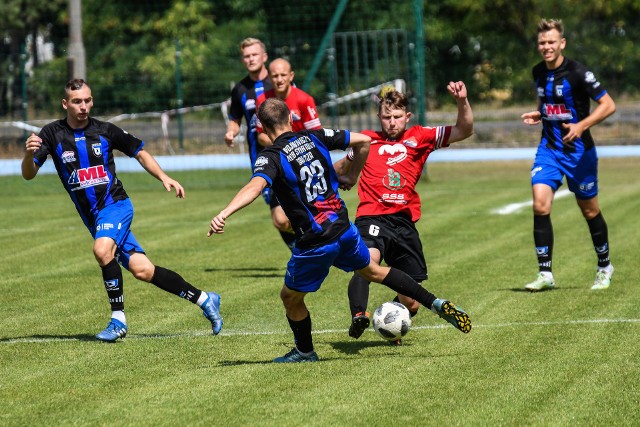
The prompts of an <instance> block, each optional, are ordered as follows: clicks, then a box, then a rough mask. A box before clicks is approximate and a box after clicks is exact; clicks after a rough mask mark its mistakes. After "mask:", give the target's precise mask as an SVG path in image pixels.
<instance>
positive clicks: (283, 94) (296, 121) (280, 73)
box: [256, 58, 322, 249]
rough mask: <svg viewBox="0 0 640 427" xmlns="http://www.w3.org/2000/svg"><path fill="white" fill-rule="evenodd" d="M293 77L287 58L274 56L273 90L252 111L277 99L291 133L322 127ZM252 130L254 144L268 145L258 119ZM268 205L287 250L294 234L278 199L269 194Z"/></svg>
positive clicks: (311, 104) (262, 97)
mask: <svg viewBox="0 0 640 427" xmlns="http://www.w3.org/2000/svg"><path fill="white" fill-rule="evenodd" d="M294 76H295V73H294V72H293V70H291V64H290V63H289V61H287V60H286V59H282V58H278V59H274V60H273V61H272V62H271V63H270V64H269V78H270V79H271V84H272V86H273V89H271V90H267V91H265V92H263V93H262V94H260V95H259V96H258V98H257V99H256V111H257V109H258V107H259V106H260V104H262V103H263V102H264V100H265V99H267V98H279V99H282V100H284V102H285V103H286V104H287V107H289V110H290V111H291V118H292V120H293V124H292V125H291V129H292V130H293V132H298V131H301V130H305V129H309V130H314V129H322V126H321V125H320V118H318V113H317V111H316V103H315V101H314V100H313V97H311V95H309V94H308V93H306V92H304V91H303V90H300V89H298V88H297V87H295V86H293V85H292V83H293V77H294ZM256 129H257V131H258V143H260V144H261V145H263V146H265V147H266V146H269V145H271V144H272V143H271V140H270V139H269V137H268V136H267V134H266V133H264V131H263V129H262V124H261V123H260V120H258V121H257V122H256ZM269 204H270V206H271V219H272V220H273V225H274V226H275V227H276V228H277V229H278V231H280V234H281V235H282V237H283V239H285V242H286V243H287V245H288V246H289V248H290V249H291V248H292V247H293V243H294V234H293V230H292V229H291V223H290V222H289V218H287V215H286V214H285V213H284V210H282V207H280V202H278V199H277V198H276V197H271V200H270V203H269ZM287 235H290V236H291V237H290V239H286V238H285V237H286V236H287Z"/></svg>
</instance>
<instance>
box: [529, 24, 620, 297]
mask: <svg viewBox="0 0 640 427" xmlns="http://www.w3.org/2000/svg"><path fill="white" fill-rule="evenodd" d="M566 43H567V42H566V40H565V38H564V26H563V24H562V21H561V20H555V19H551V20H546V19H543V20H541V21H540V22H539V23H538V52H540V55H542V58H543V60H542V61H541V62H540V63H538V64H537V65H536V66H535V67H533V79H534V80H535V84H536V89H537V92H538V110H537V111H533V112H529V113H525V114H523V115H522V118H523V121H524V123H525V124H528V125H537V124H540V123H542V136H541V139H540V145H539V146H538V151H537V152H536V158H535V160H534V163H533V166H532V168H531V186H532V192H533V237H534V243H535V247H536V256H537V258H538V270H539V272H538V276H537V277H536V279H535V280H534V281H533V282H531V283H528V284H527V285H525V289H527V290H529V291H534V292H535V291H542V290H547V289H553V288H554V287H555V280H554V278H553V274H552V271H551V264H552V255H553V226H552V224H551V206H552V203H553V197H554V194H555V192H556V191H557V190H558V188H560V186H561V185H562V180H563V178H566V180H567V186H568V187H569V191H571V192H572V193H574V195H575V197H576V201H577V203H578V206H579V207H580V210H581V211H582V216H583V217H584V218H585V220H586V221H587V224H588V226H589V232H590V233H591V240H592V242H593V247H594V249H595V252H596V255H597V257H598V265H597V268H596V277H595V280H594V282H593V285H592V287H591V289H593V290H599V289H606V288H608V287H609V285H610V283H611V276H612V275H613V266H612V265H611V262H610V258H609V237H608V228H607V223H606V222H605V220H604V217H603V216H602V212H601V211H600V205H599V203H598V155H597V153H596V148H595V144H594V142H593V138H592V137H591V132H590V131H589V129H590V128H591V127H593V126H595V125H596V124H598V123H600V122H601V121H603V120H604V119H606V118H607V117H609V116H610V115H611V114H613V113H614V112H615V110H616V106H615V103H614V102H613V99H612V98H611V96H609V94H608V93H607V91H606V90H605V89H604V87H603V86H602V84H601V83H600V81H598V79H597V78H596V77H595V75H594V74H593V72H591V71H590V70H589V69H588V68H586V67H585V66H584V65H582V64H580V63H579V62H576V61H574V60H572V59H569V58H566V57H565V56H564V55H563V54H562V51H563V49H564V48H565V46H566ZM592 99H593V100H594V101H596V102H597V103H598V106H597V107H596V108H595V109H594V110H593V111H592V112H590V102H591V100H592Z"/></svg>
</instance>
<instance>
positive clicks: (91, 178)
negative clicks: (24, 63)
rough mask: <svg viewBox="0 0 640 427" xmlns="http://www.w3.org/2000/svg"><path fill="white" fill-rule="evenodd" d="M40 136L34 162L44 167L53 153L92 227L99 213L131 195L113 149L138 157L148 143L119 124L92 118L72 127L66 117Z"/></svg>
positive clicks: (62, 180) (69, 190)
mask: <svg viewBox="0 0 640 427" xmlns="http://www.w3.org/2000/svg"><path fill="white" fill-rule="evenodd" d="M38 136H39V137H40V138H41V139H42V146H41V147H40V148H39V149H38V150H37V151H36V152H35V154H34V162H35V164H36V165H38V166H42V165H43V164H44V162H45V161H46V160H47V156H48V155H50V156H51V158H52V159H53V163H54V164H55V167H56V170H57V171H58V176H59V177H60V181H61V182H62V185H63V186H64V188H65V190H67V193H69V196H70V197H71V200H72V201H73V203H74V204H75V206H76V209H77V210H78V213H79V214H80V216H81V217H82V221H83V222H84V223H85V225H86V226H87V227H89V228H92V227H93V225H94V220H95V217H96V215H97V214H98V212H99V211H100V210H101V209H103V208H104V207H105V206H108V205H110V204H111V203H113V202H115V201H118V200H124V199H126V198H128V196H127V193H126V192H125V190H124V187H123V186H122V183H121V182H120V180H119V179H118V178H117V177H116V166H115V163H114V159H113V150H114V149H116V150H118V151H121V152H123V153H124V154H126V155H127V156H129V157H134V156H135V155H136V154H138V152H139V151H140V150H141V149H142V147H143V145H144V142H143V141H141V140H140V139H138V138H136V137H135V136H133V135H131V134H129V133H127V132H126V131H124V130H122V129H120V128H119V127H117V126H116V125H114V124H112V123H108V122H102V121H100V120H96V119H94V118H89V124H88V125H87V127H85V128H83V129H72V128H71V127H70V126H69V124H68V123H67V120H66V119H62V120H57V121H55V122H52V123H49V124H48V125H46V126H45V127H43V128H42V130H41V131H40V133H39V134H38Z"/></svg>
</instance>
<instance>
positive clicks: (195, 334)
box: [0, 319, 640, 344]
mask: <svg viewBox="0 0 640 427" xmlns="http://www.w3.org/2000/svg"><path fill="white" fill-rule="evenodd" d="M609 323H640V319H578V320H563V321H539V322H523V323H519V322H508V323H494V324H484V325H483V324H480V325H473V328H474V329H478V328H480V329H484V328H514V327H525V328H528V327H532V326H566V325H592V324H598V325H602V324H609ZM451 327H452V326H451V325H445V324H442V325H425V326H414V327H412V328H411V329H415V330H423V329H449V328H451ZM367 331H368V332H373V329H367ZM343 332H346V329H325V330H320V331H313V334H314V335H322V334H335V333H343ZM289 334H291V331H288V330H287V331H284V330H283V331H278V332H275V331H269V332H243V331H233V330H231V331H223V332H221V333H220V335H219V336H223V337H243V336H267V335H289ZM209 335H211V333H210V332H206V333H205V332H187V333H178V334H167V335H156V334H154V335H145V334H140V335H135V334H134V335H127V337H126V338H125V340H145V339H171V338H185V337H199V336H209ZM85 340H86V339H84V338H72V337H57V338H54V337H51V338H13V339H5V340H0V344H40V343H49V342H77V341H85ZM96 342H97V340H96Z"/></svg>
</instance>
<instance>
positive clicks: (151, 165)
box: [136, 150, 185, 199]
mask: <svg viewBox="0 0 640 427" xmlns="http://www.w3.org/2000/svg"><path fill="white" fill-rule="evenodd" d="M136 160H137V161H138V163H140V165H141V166H142V167H143V168H144V170H146V171H147V172H149V174H150V175H151V176H153V177H154V178H156V179H157V180H158V181H160V182H162V185H163V186H164V188H165V189H166V190H167V191H171V189H172V188H174V189H175V190H176V197H179V198H181V199H184V197H185V193H184V188H182V185H180V183H179V182H178V181H176V180H175V179H173V178H171V177H169V175H167V174H166V173H164V171H163V170H162V168H161V167H160V165H159V164H158V162H157V161H156V159H155V158H153V156H152V155H151V154H149V153H147V152H146V151H144V150H140V151H138V154H136Z"/></svg>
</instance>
